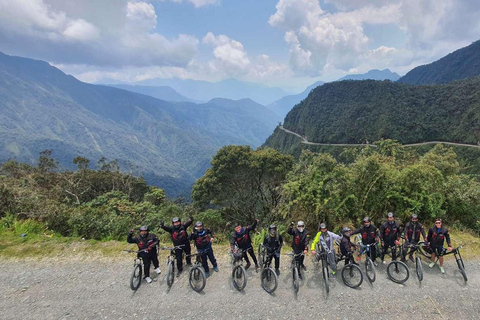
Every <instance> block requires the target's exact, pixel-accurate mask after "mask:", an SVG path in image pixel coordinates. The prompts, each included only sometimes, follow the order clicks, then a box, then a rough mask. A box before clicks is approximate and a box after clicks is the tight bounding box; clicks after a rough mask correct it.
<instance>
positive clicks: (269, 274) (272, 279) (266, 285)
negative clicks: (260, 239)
mask: <svg viewBox="0 0 480 320" xmlns="http://www.w3.org/2000/svg"><path fill="white" fill-rule="evenodd" d="M260 247H261V249H262V250H261V251H262V254H264V256H263V261H262V260H260V268H261V275H260V277H261V282H262V288H263V290H265V291H267V292H268V293H273V292H274V291H275V290H276V289H277V286H278V276H277V273H276V272H275V270H273V268H272V267H271V264H272V260H273V256H274V255H275V254H276V251H272V252H268V250H267V249H268V248H267V247H266V246H264V245H263V244H260V246H259V253H260ZM259 258H260V254H259Z"/></svg>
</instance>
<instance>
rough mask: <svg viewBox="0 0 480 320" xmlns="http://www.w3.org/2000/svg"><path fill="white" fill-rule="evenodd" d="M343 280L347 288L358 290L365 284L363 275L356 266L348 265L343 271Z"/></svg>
mask: <svg viewBox="0 0 480 320" xmlns="http://www.w3.org/2000/svg"><path fill="white" fill-rule="evenodd" d="M342 280H343V283H345V285H346V286H347V287H350V288H354V289H355V288H358V287H359V286H360V285H361V284H362V282H363V273H362V270H361V269H360V267H359V266H357V265H356V264H353V263H351V264H348V265H346V266H345V267H344V268H343V269H342Z"/></svg>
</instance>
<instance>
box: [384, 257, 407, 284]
mask: <svg viewBox="0 0 480 320" xmlns="http://www.w3.org/2000/svg"><path fill="white" fill-rule="evenodd" d="M387 274H388V277H389V278H390V280H392V281H393V282H395V283H400V284H401V283H404V282H405V281H407V280H408V277H409V276H410V272H409V271H408V267H407V265H406V264H405V263H403V262H401V261H392V262H390V263H389V264H388V266H387Z"/></svg>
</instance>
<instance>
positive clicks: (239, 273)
mask: <svg viewBox="0 0 480 320" xmlns="http://www.w3.org/2000/svg"><path fill="white" fill-rule="evenodd" d="M232 279H233V286H234V287H235V289H237V290H238V291H242V290H243V289H244V288H245V286H246V285H247V273H246V272H245V268H244V267H243V266H241V265H238V266H235V267H234V268H233V270H232Z"/></svg>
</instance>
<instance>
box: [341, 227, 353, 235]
mask: <svg viewBox="0 0 480 320" xmlns="http://www.w3.org/2000/svg"><path fill="white" fill-rule="evenodd" d="M350 231H352V229H350V228H349V227H344V228H343V229H342V234H345V233H348V232H350Z"/></svg>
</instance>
